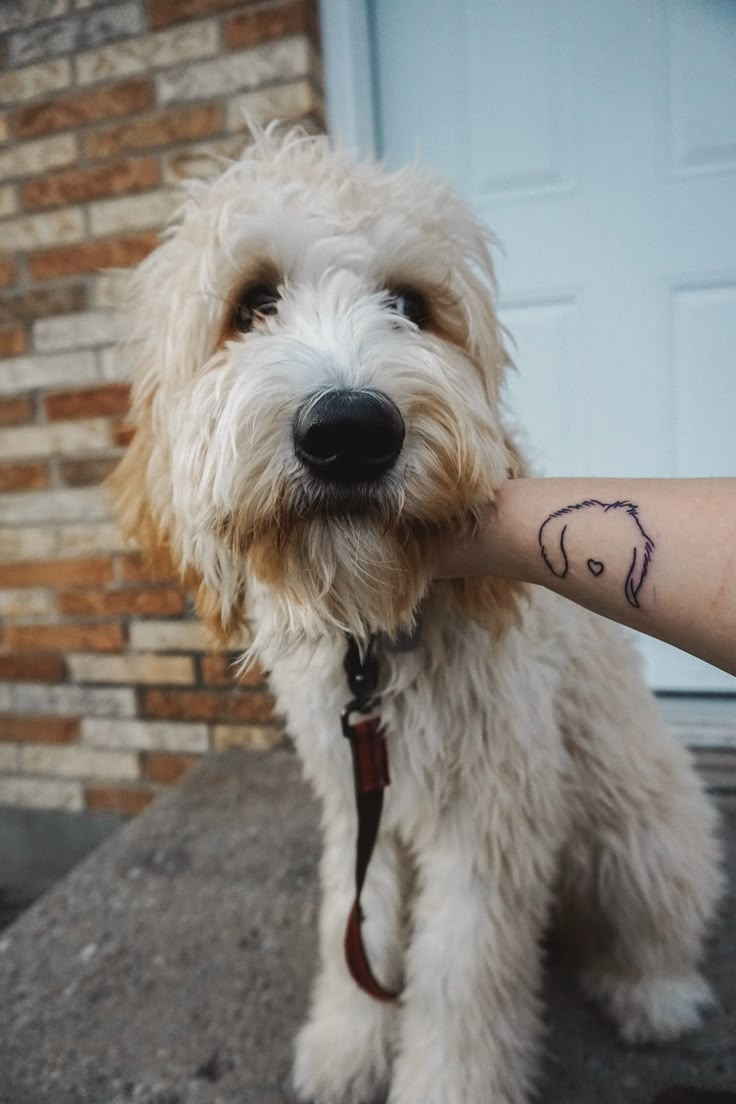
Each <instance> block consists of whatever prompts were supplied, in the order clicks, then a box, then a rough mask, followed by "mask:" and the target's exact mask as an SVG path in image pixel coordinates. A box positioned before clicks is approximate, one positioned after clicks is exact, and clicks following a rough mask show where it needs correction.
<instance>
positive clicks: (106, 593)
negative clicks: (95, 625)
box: [56, 587, 186, 617]
mask: <svg viewBox="0 0 736 1104" xmlns="http://www.w3.org/2000/svg"><path fill="white" fill-rule="evenodd" d="M56 603H57V606H58V607H59V612H60V613H63V614H67V615H72V616H81V617H125V616H130V617H172V616H175V615H176V614H179V613H183V612H184V609H185V606H186V602H185V599H184V595H183V594H182V593H181V591H179V590H175V589H174V588H173V587H169V588H164V587H156V588H154V587H146V588H145V589H134V588H132V587H130V588H126V589H125V590H71V591H68V592H65V593H63V594H59V595H58V596H57V600H56Z"/></svg>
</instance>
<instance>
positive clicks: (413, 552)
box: [115, 143, 521, 647]
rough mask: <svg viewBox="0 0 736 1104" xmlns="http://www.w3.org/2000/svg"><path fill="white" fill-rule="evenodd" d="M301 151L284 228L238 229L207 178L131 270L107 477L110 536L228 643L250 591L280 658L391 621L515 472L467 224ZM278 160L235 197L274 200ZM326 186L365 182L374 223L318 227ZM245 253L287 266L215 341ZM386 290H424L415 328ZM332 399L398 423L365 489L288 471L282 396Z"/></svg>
mask: <svg viewBox="0 0 736 1104" xmlns="http://www.w3.org/2000/svg"><path fill="white" fill-rule="evenodd" d="M300 148H301V147H298V144H297V145H296V146H294V147H293V149H294V150H296V152H295V153H293V156H294V158H295V162H296V164H295V165H294V166H291V167H290V166H289V165H288V164H287V165H285V166H284V169H285V170H288V173H289V175H288V176H286V177H285V178H284V179H283V180H282V181H281V184H283V186H284V189H285V192H284V195H285V197H286V198H285V203H286V208H285V210H287V211H289V212H290V214H289V217H290V219H291V224H290V225H289V226H285V225H283V223H284V217H283V214H282V213H281V212H278V217H276V216H274V215H271V216H268V215H267V214H266V213H262V214H260V215H259V214H254V213H253V211H252V210H251V209H250V207H248V205H247V203H246V204H245V206H246V213H244V214H242V215H240V216H238V205H239V204H240V203H241V202H244V201H243V200H242V193H243V188H244V184H243V180H242V179H241V176H239V175H238V170H239V169H240V166H234V167H233V169H232V170H230V173H231V174H232V175H233V180H232V182H231V183H228V179H227V178H228V174H227V173H226V174H225V176H224V177H223V178H221V181H220V182H215V184H214V185H212V186H211V188H212V192H211V194H210V193H209V192H205V193H204V194H203V196H200V195H199V193H197V196H196V202H193V203H190V206H189V209H188V211H186V212H185V218H184V220H183V225H182V226H181V228H179V229H177V230H176V231H174V232H173V233H172V234H171V235H170V238H169V240H168V241H167V242H166V243H165V244H164V246H162V248H161V249H160V250H158V251H157V252H156V253H154V254H153V255H152V256H151V257H150V258H149V259H148V260H147V261H146V262H145V264H144V265H143V266H142V269H141V271H140V274H139V276H138V278H137V285H138V287H137V299H138V306H137V312H136V313H137V323H138V335H139V347H138V356H139V358H140V360H141V361H142V367H140V368H139V370H138V380H137V386H136V389H135V407H134V416H135V418H136V420H137V423H138V434H137V437H136V440H135V441H134V444H133V446H132V448H131V450H130V452H129V455H128V456H127V457H126V459H125V460H124V462H123V464H122V465H121V468H120V469H119V471H118V474H117V476H116V478H115V483H116V486H117V491H118V497H119V500H120V501H121V504H122V513H123V521H124V524H125V527H126V529H127V530H128V532H131V533H132V534H133V535H134V536H137V537H139V538H140V539H142V541H143V543H144V544H147V545H148V546H149V548H152V549H153V551H154V552H155V553H159V554H160V553H161V551H162V549H163V550H164V552H165V556H166V558H167V559H168V561H169V562H170V563H171V564H172V566H173V567H175V568H176V569H178V571H179V573H180V574H181V575H182V576H183V577H184V578H186V579H187V580H188V581H189V582H194V583H196V584H197V585H199V587H200V603H199V605H200V609H201V610H202V612H203V614H204V615H205V617H206V618H207V619H208V621H209V623H210V625H211V626H219V627H220V629H221V630H222V634H223V635H228V634H230V633H232V632H233V631H235V630H236V629H237V626H238V624H239V623H241V622H242V621H243V620H244V618H245V616H246V611H245V599H246V596H247V593H248V591H249V590H250V589H253V585H254V584H255V586H256V587H259V586H260V587H266V588H268V591H269V594H270V596H271V597H272V599H273V600H274V601H275V603H276V605H277V606H278V607H279V608H280V610H281V614H282V616H281V625H282V627H283V629H284V632H283V634H282V635H283V637H284V639H283V640H282V641H281V646H282V647H283V646H286V644H287V642H288V641H287V638H288V637H290V636H291V637H293V636H294V634H295V633H298V634H300V635H303V634H305V633H306V634H308V635H310V636H315V635H319V634H321V633H325V632H335V631H337V630H340V631H345V630H348V631H351V632H353V633H355V634H356V635H358V636H359V637H365V636H366V635H367V634H368V633H369V632H374V631H377V630H382V631H385V632H388V633H391V634H394V633H397V632H398V631H399V630H401V629H406V628H410V627H411V625H412V621H413V618H414V615H415V612H416V609H417V606H418V605H419V603H420V602H421V600H422V598H423V596H424V595H425V593H426V592H427V589H428V587H429V585H430V581H431V576H432V567H433V549H434V548H435V547H436V544H437V539H438V535H439V533H440V532H442V533H445V534H447V535H450V534H455V535H456V536H457V535H460V536H462V535H465V534H467V533H468V532H469V531H470V529H472V526H473V523H474V520H475V516H476V514H475V512H476V510H477V508H478V506H479V504H481V503H483V502H487V501H488V500H490V499H492V497H493V494H494V491H495V488H496V487H497V486H498V485H499V484H500V483H501V482H502V481H503V480H504V479H505V478H506V477H507V476H508V475H509V474H520V473H521V470H520V462H519V460H518V456H517V455H516V453H515V451H514V449H513V446H512V445H511V444H510V443H509V441H508V439H507V437H506V435H505V434H504V431H503V428H502V425H501V422H500V419H499V416H498V394H499V389H500V381H501V376H502V372H503V369H504V367H505V365H506V363H507V361H508V358H507V356H506V353H505V351H504V348H503V342H502V338H501V333H500V328H499V326H498V323H497V321H496V317H495V313H494V310H493V304H492V300H491V298H490V296H489V295H488V291H487V288H486V287H485V286H484V285H483V282H482V281H481V280H480V279H479V278H478V276H477V274H476V273H475V272H474V266H475V267H480V268H485V272H486V276H487V277H489V278H490V279H491V280H492V276H493V274H492V268H491V265H490V260H489V258H488V254H487V251H486V247H485V243H484V240H483V234H482V231H480V230H479V228H478V226H477V224H476V223H475V222H474V220H473V219H472V216H470V215H469V214H468V213H467V212H466V211H465V210H464V208H462V207H461V206H460V205H459V204H458V203H457V202H456V201H455V200H454V199H453V198H452V197H451V196H449V194H448V193H446V192H445V191H444V190H442V189H438V186H437V185H433V186H432V187H433V189H434V194H433V195H432V196H428V194H427V182H426V181H424V180H423V179H420V180H419V181H416V180H414V179H413V177H412V176H411V174H409V175H406V176H405V177H402V176H401V174H396V175H395V176H393V177H391V176H389V175H386V174H383V172H382V170H380V169H379V168H375V169H370V170H368V171H369V172H374V173H375V174H376V177H375V181H374V180H371V181H369V182H368V183H369V185H370V186H369V187H367V188H366V189H365V190H364V191H361V188H360V187H359V186H358V185H357V183H356V181H355V180H353V173H354V172H356V170H355V169H354V167H353V166H350V167H349V168H348V169H346V165H345V164H343V163H342V162H341V161H340V159H339V157H337V156H336V155H332V154H329V153H328V152H327V151H326V150H325V149H324V147H317V146H315V145H309V144H306V145H305V146H304V147H303V148H301V150H302V151H301V152H299V149H300ZM284 149H286V150H287V153H288V151H289V150H291V149H292V147H290V146H289V145H288V143H287V145H286V146H285V147H280V146H279V147H274V149H272V150H268V149H266V150H265V154H264V159H263V162H259V161H258V160H257V159H256V161H255V164H254V166H251V168H252V169H253V173H254V175H255V177H257V176H258V173H262V174H263V175H264V177H265V178H266V180H265V182H262V184H261V185H258V187H256V184H255V183H254V181H253V179H252V178H250V177H249V178H248V182H247V184H246V185H245V194H246V199H247V198H248V187H253V188H254V189H255V191H256V193H258V194H259V195H260V193H259V192H258V188H259V187H260V188H262V189H263V188H267V189H268V190H267V193H266V192H264V193H263V195H267V198H262V199H260V200H259V201H258V202H262V203H263V204H264V205H267V206H270V207H276V208H277V209H278V197H279V190H278V186H279V177H280V173H281V171H282V170H280V169H278V167H276V168H274V164H275V163H276V162H278V161H279V160H280V159H284V158H285V156H286V155H285V154H284V153H283V150H284ZM279 150H281V152H279ZM274 151H275V152H274ZM269 157H273V161H274V164H271V162H270V161H269ZM300 159H301V161H300ZM331 159H332V160H331ZM302 161H303V162H304V163H302ZM333 161H334V164H333ZM310 172H316V173H317V175H319V176H320V178H322V177H324V178H325V181H326V183H325V181H322V184H321V185H320V186H319V187H315V186H312V191H311V193H310V195H309V197H308V200H307V201H305V205H304V208H302V207H301V206H299V205H298V204H297V205H296V212H295V211H294V210H293V207H294V199H293V193H295V192H298V188H296V186H295V184H294V180H297V179H301V178H304V177H306V178H308V177H309V174H310ZM269 174H270V175H271V176H272V177H274V178H275V179H274V180H271V182H270V183H269V181H268V177H269ZM331 174H333V175H335V176H338V177H339V176H340V174H344V175H345V176H346V178H347V179H348V180H349V181H350V185H351V189H352V200H351V202H355V203H357V204H360V202H361V196H362V197H363V200H364V201H365V202H366V203H370V202H373V201H374V195H375V187H374V185H376V186H380V187H382V188H383V191H384V195H383V201H384V205H385V210H384V208H383V207H378V208H377V209H376V211H375V213H374V215H373V216H372V222H369V223H368V225H367V226H366V227H365V228H362V226H361V223H362V221H363V220H364V218H365V213H364V212H362V211H361V210H360V207H359V206H358V208H357V209H352V208H351V209H350V211H346V212H345V216H344V217H345V225H344V227H342V228H340V229H338V230H336V229H335V225H334V219H333V217H332V215H331V214H330V216H329V217H327V216H324V223H325V225H324V228H322V227H321V224H319V219H315V204H321V205H324V203H325V201H326V202H327V207H328V208H330V207H331V204H332V203H333V202H336V203H338V204H339V203H343V202H344V201H343V200H342V199H341V198H340V199H338V200H334V201H333V200H330V195H331V194H332V193H331V191H330V189H331V188H332V187H333V183H334V182H333V181H332V179H331ZM241 175H242V174H241ZM328 185H329V186H328ZM322 186H324V188H325V195H324V196H323V195H322V193H321V192H320V187H322ZM392 188H396V189H398V192H401V195H399V194H398V193H397V195H395V196H393V197H392V194H391V190H392ZM404 191H406V194H404ZM250 202H252V199H251V200H250ZM310 204H311V206H310ZM423 205H424V207H426V211H425V212H424V213H422V210H423ZM440 211H441V212H442V213H441V214H439V212H440ZM318 214H320V212H319V211H318ZM226 216H227V218H226ZM320 217H321V215H320ZM228 218H229V219H231V220H233V222H232V227H231V226H230V224H227V225H226V223H227V219H228ZM314 223H318V225H316V226H315V225H314ZM358 227H361V228H360V229H358ZM244 228H245V229H244ZM287 230H288V231H290V232H288V233H287ZM433 234H434V235H435V238H434V239H433V237H432V235H433ZM249 235H251V237H252V240H249ZM233 243H235V244H233ZM236 246H237V248H236ZM448 254H451V255H448ZM264 255H268V259H267V261H266V262H265V263H266V267H268V266H270V267H271V268H274V266H275V267H276V268H277V269H279V270H280V271H282V272H285V273H287V274H288V275H286V276H282V277H281V287H282V298H281V300H280V302H279V307H278V314H277V316H276V317H272V318H270V317H269V318H266V319H264V320H263V321H262V323H261V324H259V326H258V327H257V328H256V329H255V330H254V331H253V332H250V333H247V334H245V335H243V334H239V333H235V332H233V331H232V330H228V322H227V318H228V315H229V314H230V313H231V311H232V307H233V300H234V299H237V296H238V294H239V291H240V290H241V289H242V287H243V282H244V280H245V279H246V277H245V275H244V273H250V274H251V278H252V273H253V272H255V271H262V270H263V265H264V260H263V257H264ZM386 272H388V273H389V275H388V276H387V275H386ZM381 273H383V275H381ZM397 282H399V283H401V284H404V285H409V286H411V285H412V284H415V285H417V286H420V287H422V288H424V289H427V295H428V298H429V299H430V300H431V305H432V325H431V326H430V327H428V329H427V331H426V332H425V331H424V330H421V329H418V328H417V327H416V326H415V325H413V324H412V323H410V322H408V321H407V320H406V319H404V318H402V317H400V316H397V315H396V314H395V313H392V312H391V311H390V310H388V309H387V302H386V290H385V289H386V288H389V287H391V286H392V284H393V285H394V286H395V284H396V283H397ZM197 289H198V290H197ZM381 289H384V290H381ZM335 387H336V388H348V389H354V388H369V389H373V390H377V391H379V392H383V393H385V394H387V395H388V396H389V397H390V398H391V400H392V401H393V402H394V403H395V405H396V406H397V407H398V409H399V410H400V412H401V414H402V417H403V419H404V421H405V424H406V430H407V432H406V439H405V442H404V448H403V450H402V453H401V455H400V457H399V460H398V462H397V463H396V465H395V468H394V469H392V470H391V471H390V472H388V473H386V475H385V476H384V477H383V478H382V480H381V481H380V482H379V483H377V484H375V485H373V484H372V485H370V486H369V485H359V486H358V487H357V488H353V489H340V488H337V489H335V487H334V486H333V487H330V486H327V485H324V484H320V483H319V482H318V481H317V480H316V479H315V478H314V477H313V476H311V475H309V473H308V472H307V471H306V470H305V469H303V468H302V467H301V465H300V464H299V462H298V461H297V459H296V456H295V453H294V443H293V425H294V419H295V417H296V413H297V411H298V409H299V407H300V405H301V404H302V403H303V402H304V401H305V400H307V399H308V398H309V397H310V396H311V395H314V394H316V393H319V392H320V391H324V390H326V389H330V388H335ZM455 590H456V593H457V596H458V597H459V598H460V600H461V602H462V603H463V604H464V606H465V608H466V610H467V611H468V612H470V613H471V614H473V615H476V616H481V615H482V614H483V612H484V610H485V612H490V614H491V616H492V617H496V616H497V615H498V613H499V610H500V609H501V608H502V607H503V606H504V605H506V606H507V607H509V608H511V606H513V604H514V598H513V588H512V587H511V586H510V585H508V584H492V583H489V582H484V583H482V582H477V583H470V582H468V583H463V584H456V586H455ZM504 594H505V595H506V596H507V598H508V600H506V598H504V597H503V595H504Z"/></svg>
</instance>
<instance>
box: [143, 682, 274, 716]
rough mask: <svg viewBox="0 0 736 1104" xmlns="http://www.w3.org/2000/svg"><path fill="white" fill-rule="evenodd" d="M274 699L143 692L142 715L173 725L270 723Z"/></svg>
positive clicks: (251, 695)
mask: <svg viewBox="0 0 736 1104" xmlns="http://www.w3.org/2000/svg"><path fill="white" fill-rule="evenodd" d="M274 705H275V702H274V699H273V697H272V696H271V695H270V694H260V693H254V692H252V691H250V692H249V691H247V690H245V691H242V692H240V693H239V692H238V691H237V690H228V691H226V692H221V693H218V692H216V691H207V690H158V689H154V690H146V691H144V694H143V713H144V714H145V715H146V716H148V717H156V718H161V719H162V720H172V721H174V720H176V721H221V722H223V723H234V722H238V721H244V722H247V721H254V722H259V721H270V720H271V719H272V718H273V710H274Z"/></svg>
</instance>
